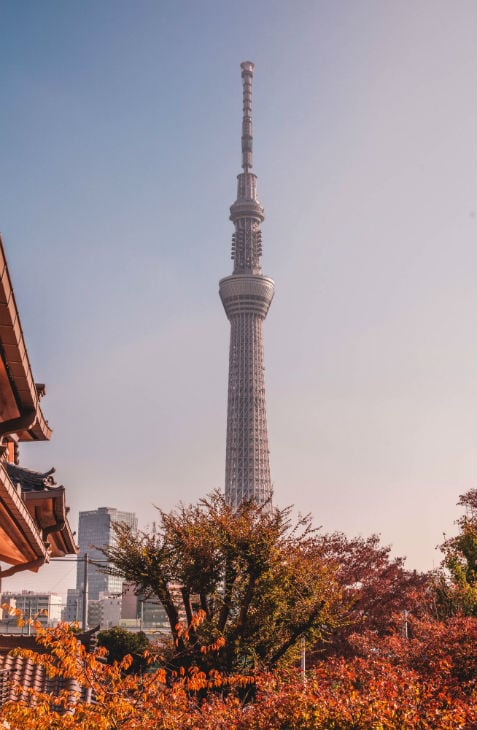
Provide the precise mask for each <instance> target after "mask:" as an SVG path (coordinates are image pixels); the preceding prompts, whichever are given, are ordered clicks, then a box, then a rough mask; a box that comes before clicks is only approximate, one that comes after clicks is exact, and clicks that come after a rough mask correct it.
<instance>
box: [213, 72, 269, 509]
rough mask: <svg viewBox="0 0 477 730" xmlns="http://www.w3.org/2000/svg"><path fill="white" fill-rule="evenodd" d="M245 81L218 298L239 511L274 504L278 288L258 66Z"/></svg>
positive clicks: (231, 493)
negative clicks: (256, 91) (266, 326)
mask: <svg viewBox="0 0 477 730" xmlns="http://www.w3.org/2000/svg"><path fill="white" fill-rule="evenodd" d="M241 68H242V80H243V119H242V168H243V172H241V173H240V174H239V175H238V176H237V181H238V185H237V200H236V201H235V203H234V204H233V205H232V206H231V208H230V220H231V221H232V222H233V224H234V226H235V232H234V234H233V236H232V259H233V262H234V269H233V274H232V275H231V276H227V277H226V278H225V279H221V281H220V284H219V292H220V297H221V299H222V304H223V305H224V309H225V312H226V314H227V317H228V319H229V320H230V359H229V390H228V410H227V448H226V459H225V498H226V500H227V502H228V504H230V505H232V506H236V505H238V504H240V502H242V501H243V500H246V499H253V500H255V501H256V502H259V503H263V502H265V501H267V500H271V496H272V485H271V481H270V462H269V450H268V431H267V414H266V406H265V378H264V364H263V336H262V322H263V320H264V319H265V317H266V316H267V313H268V309H269V307H270V304H271V301H272V299H273V294H274V291H275V285H274V283H273V280H272V279H270V278H269V277H268V276H263V274H262V271H261V268H260V256H261V255H262V234H261V231H260V224H261V223H262V222H263V220H264V218H265V216H264V212H263V207H262V205H261V204H260V202H259V200H258V198H257V176H256V175H254V174H253V173H252V172H250V170H251V168H252V78H253V69H254V64H253V63H251V62H250V61H244V63H242V64H241Z"/></svg>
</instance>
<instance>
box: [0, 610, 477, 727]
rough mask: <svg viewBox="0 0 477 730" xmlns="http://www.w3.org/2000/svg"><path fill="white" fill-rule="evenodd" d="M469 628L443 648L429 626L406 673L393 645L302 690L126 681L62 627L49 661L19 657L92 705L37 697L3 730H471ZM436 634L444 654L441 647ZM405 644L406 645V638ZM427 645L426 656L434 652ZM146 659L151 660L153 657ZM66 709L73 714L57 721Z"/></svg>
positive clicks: (310, 680) (13, 708)
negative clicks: (84, 693)
mask: <svg viewBox="0 0 477 730" xmlns="http://www.w3.org/2000/svg"><path fill="white" fill-rule="evenodd" d="M199 620H200V619H199ZM471 629H472V627H471V626H470V624H469V623H468V620H467V622H464V623H462V624H461V625H459V626H457V625H456V626H454V625H450V626H448V627H447V634H448V636H449V637H450V638H449V642H450V643H448V644H447V645H446V644H445V641H444V637H445V634H444V633H442V634H441V633H439V631H440V629H439V631H437V628H435V627H434V628H432V627H429V626H427V627H426V626H423V627H422V628H421V629H420V631H421V638H420V639H419V641H420V642H421V643H420V646H422V647H424V645H425V641H426V642H427V641H430V637H434V641H435V643H434V650H435V653H434V655H432V656H430V657H429V658H430V661H429V662H428V663H427V664H426V663H421V664H420V665H419V669H417V668H412V667H411V666H409V664H410V662H411V661H414V659H413V656H414V654H412V653H411V654H409V653H407V654H405V657H407V658H406V660H405V661H404V660H402V661H400V660H398V645H397V644H396V642H395V643H394V645H393V646H394V648H393V652H394V654H393V656H394V657H395V659H396V660H395V661H393V662H391V661H389V659H388V657H387V656H385V654H384V652H381V651H379V650H378V651H377V652H374V654H373V653H372V654H371V655H370V656H369V657H368V658H354V659H350V660H345V659H328V660H326V661H321V662H318V664H317V665H316V667H315V668H314V669H313V670H312V671H309V672H308V676H307V683H306V686H304V685H303V682H302V680H301V677H300V675H299V673H298V672H297V671H296V670H293V671H289V672H287V673H280V672H276V673H274V674H267V675H261V676H260V675H259V676H258V677H250V676H244V675H240V674H232V675H224V674H222V673H221V672H219V671H218V670H217V669H212V670H210V671H209V672H208V673H206V672H204V671H201V669H200V668H199V667H197V666H192V667H189V668H186V667H182V668H180V669H179V670H178V671H177V672H176V673H175V674H174V676H173V677H172V678H171V676H169V683H168V684H166V673H165V671H164V670H163V669H159V670H157V671H155V672H151V673H145V674H143V675H134V674H129V675H127V674H124V672H123V671H122V669H124V668H127V666H128V665H129V662H130V659H131V658H130V656H127V657H125V658H124V659H123V660H122V662H121V663H119V664H118V663H115V664H113V665H108V664H106V663H105V662H104V660H103V658H102V652H98V650H96V651H94V652H92V653H91V654H88V653H87V652H86V651H85V650H84V647H82V646H81V645H80V644H79V643H78V641H77V640H76V638H75V637H74V635H73V633H72V632H71V630H70V629H69V627H67V626H65V625H60V626H59V627H57V629H54V630H52V631H42V632H40V635H39V641H40V642H41V644H42V645H43V647H44V648H47V649H48V651H49V653H47V654H36V653H35V652H21V653H22V654H23V655H24V656H26V657H28V658H29V659H30V660H31V661H32V662H34V663H41V664H42V665H43V666H44V667H45V669H46V670H47V671H48V672H49V673H51V674H54V675H56V676H57V677H62V678H65V677H70V678H74V679H75V680H76V681H77V683H78V686H79V688H81V687H88V688H90V689H91V690H92V693H93V698H94V702H93V703H91V704H88V703H85V702H78V701H76V704H75V700H74V698H73V694H72V693H71V692H63V695H62V697H61V700H59V699H58V698H57V697H56V698H54V697H52V696H49V695H45V694H40V693H37V694H35V693H33V695H32V696H34V699H35V703H36V704H35V705H34V706H33V707H27V706H26V705H25V704H24V703H20V702H15V703H7V704H5V705H3V706H2V707H1V708H0V728H1V727H2V724H3V726H4V727H8V724H9V725H10V728H22V729H23V728H24V729H25V730H47V729H48V728H55V727H58V728H59V727H61V728H65V730H70V728H78V729H79V730H81V729H83V730H113V729H114V730H118V729H119V728H121V730H148V729H150V728H154V727H158V728H159V727H160V728H163V729H164V730H182V729H183V728H184V729H186V728H194V730H276V728H279V727H287V728H293V730H305V729H306V730H309V729H310V728H313V729H314V730H330V729H331V728H334V729H335V730H337V729H338V728H339V730H370V729H371V728H374V729H375V730H378V729H379V730H415V729H416V728H419V730H459V729H460V730H469V729H470V728H473V727H477V679H476V672H475V669H476V665H477V661H476V660H475V653H474V655H471V646H470V645H471V643H472V642H474V643H475V641H474V640H475V637H474V636H473V634H472V631H471ZM416 630H417V628H416ZM469 631H470V636H471V641H470V640H469V646H468V648H466V649H465V651H466V656H467V658H468V664H466V672H467V674H466V677H467V679H466V681H465V682H462V681H459V680H456V678H455V676H454V675H453V673H452V672H453V671H454V670H455V667H456V656H453V654H452V652H454V654H455V653H456V652H458V639H459V636H463V635H464V633H465V632H469ZM433 632H434V633H433ZM436 632H437V633H436ZM439 636H440V637H441V640H440V644H441V647H442V646H444V647H445V648H447V650H448V652H449V653H448V655H447V654H446V653H445V651H442V652H441V651H440V649H438V647H437V646H436V645H435V644H436V643H438V642H439V639H438V637H439ZM451 640H452V642H454V643H451ZM415 641H417V639H416V640H415ZM214 643H216V644H217V643H222V642H219V640H217V641H216V642H214ZM410 643H411V641H408V642H407V644H410ZM401 645H402V646H403V647H405V646H406V643H405V642H404V640H401ZM383 646H384V645H383ZM426 646H427V647H428V649H427V650H426V651H430V647H431V644H430V643H428V644H426ZM452 647H454V648H453V649H452ZM206 648H207V647H206ZM219 648H220V647H219ZM215 650H217V647H215ZM211 651H214V649H211ZM416 651H417V645H416ZM147 654H148V656H147V657H146V658H150V657H152V656H153V654H150V653H147ZM415 656H416V657H417V658H418V656H417V655H415ZM419 656H420V655H419ZM472 656H474V659H473V660H472ZM472 661H473V669H474V671H473V673H471V672H470V666H471V663H472ZM449 663H450V664H451V665H452V666H451V667H450V668H449V666H448V664H449ZM459 666H460V665H459ZM171 680H172V681H171ZM255 684H256V686H255ZM251 690H253V691H254V693H255V694H256V698H255V700H254V702H253V703H249V704H245V705H244V704H243V702H242V701H240V700H239V698H240V697H243V696H244V694H246V693H247V692H248V693H249V695H250V691H251ZM198 696H200V697H201V698H203V699H202V701H199V699H198ZM77 699H78V695H76V700H77ZM60 706H61V707H63V708H64V709H66V710H67V711H69V712H67V714H62V715H60V714H59V713H58V711H57V710H58V708H59V707H60ZM7 723H8V724H7Z"/></svg>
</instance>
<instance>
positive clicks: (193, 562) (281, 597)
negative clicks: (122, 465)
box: [103, 492, 341, 671]
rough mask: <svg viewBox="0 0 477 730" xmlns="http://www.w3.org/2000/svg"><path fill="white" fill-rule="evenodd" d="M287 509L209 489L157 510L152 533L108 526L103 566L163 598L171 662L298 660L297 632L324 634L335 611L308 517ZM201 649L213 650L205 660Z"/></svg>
mask: <svg viewBox="0 0 477 730" xmlns="http://www.w3.org/2000/svg"><path fill="white" fill-rule="evenodd" d="M290 515H291V508H286V509H278V508H274V507H271V506H270V505H265V506H258V505H256V504H255V503H253V502H244V503H243V504H241V505H240V506H239V507H238V508H237V509H232V508H231V507H229V506H228V505H227V504H226V503H225V500H224V498H223V496H222V495H221V494H220V493H219V492H214V493H212V494H211V495H209V496H208V497H207V498H204V499H201V500H200V501H199V503H198V504H196V505H191V506H184V505H180V506H179V507H178V508H177V509H175V510H173V511H172V512H169V513H166V512H163V511H162V510H159V521H158V524H157V526H156V529H155V530H154V532H143V531H134V530H132V529H131V528H130V527H128V526H127V525H125V524H118V525H117V526H115V532H116V540H115V542H114V544H113V545H112V546H110V547H108V548H105V549H104V550H103V552H104V555H105V556H106V557H107V559H108V561H109V562H110V564H111V566H112V567H109V568H108V569H106V571H107V572H109V573H110V574H112V575H121V576H124V577H125V578H126V579H127V580H128V581H131V582H133V583H134V584H135V585H136V590H137V592H138V593H141V594H143V595H144V597H145V598H149V597H152V596H154V597H156V598H158V599H159V600H160V601H161V603H162V605H163V607H164V609H165V612H166V614H167V617H168V620H169V625H170V632H171V638H172V642H171V647H172V648H171V652H170V660H171V663H172V666H175V667H177V666H185V667H187V666H191V665H197V666H199V667H200V668H203V669H208V668H210V667H211V666H212V664H213V666H214V667H216V668H217V669H219V670H221V671H236V670H239V671H244V670H248V669H250V670H255V669H256V668H258V667H267V668H271V667H275V666H277V665H280V664H283V663H286V662H287V661H290V660H293V659H294V658H296V656H297V651H298V649H297V645H298V644H299V640H300V638H301V637H307V638H308V639H310V640H313V641H315V640H316V639H317V638H319V637H322V638H323V637H324V636H325V635H327V634H328V633H329V632H331V630H332V628H333V626H334V625H335V623H336V621H337V620H339V611H340V610H341V603H340V589H339V587H338V585H337V583H336V581H335V578H334V576H335V572H336V566H335V565H333V564H331V563H330V562H327V561H320V560H317V556H316V551H315V550H314V532H315V531H314V529H313V528H312V525H311V518H310V516H306V517H300V518H298V520H296V521H295V522H293V521H292V519H291V516H290ZM197 612H199V614H198V616H199V620H197V618H194V616H196V615H197ZM207 647H210V648H211V649H214V650H216V649H217V648H220V651H219V652H218V654H217V653H216V651H214V653H213V660H212V659H211V658H210V657H211V654H210V653H209V652H208V651H207Z"/></svg>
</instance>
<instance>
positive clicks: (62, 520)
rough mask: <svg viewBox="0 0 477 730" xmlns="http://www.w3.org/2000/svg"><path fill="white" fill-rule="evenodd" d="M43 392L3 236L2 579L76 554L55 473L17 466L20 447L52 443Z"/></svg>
mask: <svg viewBox="0 0 477 730" xmlns="http://www.w3.org/2000/svg"><path fill="white" fill-rule="evenodd" d="M44 394H45V386H44V385H43V384H37V383H35V381H34V379H33V375H32V371H31V366H30V361H29V358H28V353H27V349H26V345H25V341H24V336H23V331H22V327H21V323H20V317H19V313H18V309H17V305H16V301H15V296H14V293H13V287H12V283H11V279H10V275H9V272H8V266H7V261H6V258H5V252H4V248H3V242H2V239H1V237H0V562H2V563H8V564H9V565H10V566H11V567H10V568H6V569H3V570H0V578H1V577H5V576H8V575H11V574H13V573H15V572H18V571H19V570H38V568H39V567H40V566H41V565H43V563H45V562H48V560H49V559H50V557H60V556H63V555H67V554H71V553H77V552H78V548H77V547H76V545H75V542H74V537H73V534H72V532H71V528H70V525H69V523H68V519H67V508H66V505H65V489H64V487H63V486H58V485H56V483H55V482H54V480H50V482H49V483H48V478H49V477H51V473H52V472H51V471H50V472H48V473H47V474H46V475H45V474H38V473H37V472H32V471H29V470H27V469H24V468H22V467H20V466H18V451H19V447H18V445H19V443H21V442H25V441H45V440H49V439H50V436H51V429H50V427H49V425H48V423H47V421H46V419H45V417H44V415H43V412H42V409H41V406H40V399H41V398H42V396H43V395H44ZM45 479H46V481H45ZM32 485H33V486H32Z"/></svg>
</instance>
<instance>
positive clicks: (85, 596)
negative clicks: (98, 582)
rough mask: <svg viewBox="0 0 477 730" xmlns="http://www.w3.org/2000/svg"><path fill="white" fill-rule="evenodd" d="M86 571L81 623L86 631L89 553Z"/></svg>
mask: <svg viewBox="0 0 477 730" xmlns="http://www.w3.org/2000/svg"><path fill="white" fill-rule="evenodd" d="M83 560H84V571H83V620H82V622H81V628H82V630H83V631H86V628H87V625H88V621H87V614H88V553H85V554H84V558H83Z"/></svg>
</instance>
